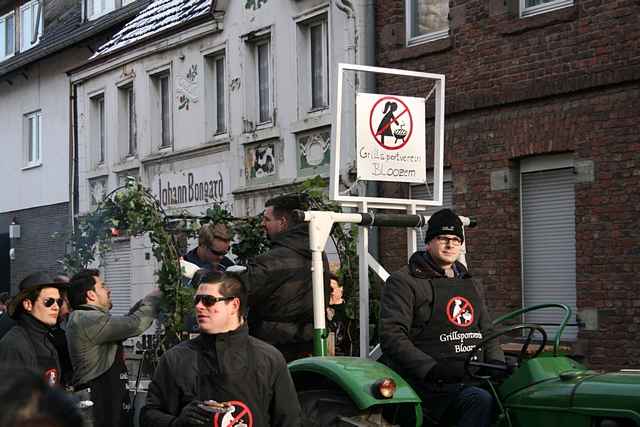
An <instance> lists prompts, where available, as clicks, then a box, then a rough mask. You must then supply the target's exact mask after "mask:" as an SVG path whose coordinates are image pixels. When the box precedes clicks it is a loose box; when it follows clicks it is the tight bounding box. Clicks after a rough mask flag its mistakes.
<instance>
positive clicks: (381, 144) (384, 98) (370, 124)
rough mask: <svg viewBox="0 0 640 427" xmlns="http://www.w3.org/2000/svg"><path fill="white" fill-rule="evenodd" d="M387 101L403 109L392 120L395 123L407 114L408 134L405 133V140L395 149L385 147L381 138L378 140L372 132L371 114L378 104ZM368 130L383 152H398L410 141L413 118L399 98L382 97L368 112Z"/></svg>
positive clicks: (377, 136)
mask: <svg viewBox="0 0 640 427" xmlns="http://www.w3.org/2000/svg"><path fill="white" fill-rule="evenodd" d="M389 99H392V100H394V101H397V102H398V103H400V104H401V105H402V106H403V107H404V110H403V111H402V112H401V113H400V114H398V116H397V117H395V118H394V121H396V120H397V119H398V118H399V117H400V116H402V115H403V114H404V113H407V114H409V132H408V133H407V136H406V137H405V139H404V140H403V141H402V144H400V145H398V146H397V147H387V146H386V145H384V144H383V143H382V141H381V138H379V136H380V135H377V134H376V133H377V132H376V131H374V130H373V112H374V111H375V109H376V107H377V106H378V104H380V103H381V102H382V101H385V100H389ZM389 125H390V124H389ZM369 130H370V131H371V135H373V139H375V140H376V142H377V143H378V145H379V146H381V147H382V148H384V149H385V150H399V149H400V148H402V147H404V146H405V145H407V142H409V139H411V134H412V133H413V116H411V111H409V107H407V104H405V103H404V102H402V100H401V99H400V98H396V97H395V96H383V97H382V98H380V99H378V100H377V101H376V102H375V103H374V104H373V107H371V111H370V112H369Z"/></svg>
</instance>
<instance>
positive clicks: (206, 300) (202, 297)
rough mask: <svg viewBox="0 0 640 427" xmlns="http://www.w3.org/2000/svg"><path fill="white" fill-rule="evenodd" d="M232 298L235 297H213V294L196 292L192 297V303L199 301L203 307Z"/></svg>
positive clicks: (196, 303)
mask: <svg viewBox="0 0 640 427" xmlns="http://www.w3.org/2000/svg"><path fill="white" fill-rule="evenodd" d="M234 298H236V297H214V296H213V295H206V294H197V295H196V296H194V297H193V305H198V303H199V302H202V305H204V306H205V307H211V306H212V305H214V304H216V303H219V302H220V301H229V300H232V299H234Z"/></svg>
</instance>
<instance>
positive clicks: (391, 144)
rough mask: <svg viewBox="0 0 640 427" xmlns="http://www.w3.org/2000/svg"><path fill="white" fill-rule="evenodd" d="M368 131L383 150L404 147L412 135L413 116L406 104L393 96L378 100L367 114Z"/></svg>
mask: <svg viewBox="0 0 640 427" xmlns="http://www.w3.org/2000/svg"><path fill="white" fill-rule="evenodd" d="M369 129H370V130H371V135H373V138H374V139H375V141H376V142H377V143H378V145H380V146H381V147H382V148H384V149H385V150H398V149H400V148H402V147H404V146H405V145H406V144H407V143H408V142H409V140H410V139H411V134H412V133H413V116H412V115H411V111H410V110H409V107H408V106H407V104H405V103H404V101H402V99H400V98H397V97H395V96H383V97H381V98H380V99H378V100H377V101H376V102H375V103H374V104H373V106H372V107H371V111H370V112H369Z"/></svg>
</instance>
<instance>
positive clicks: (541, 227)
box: [521, 168, 577, 341]
mask: <svg viewBox="0 0 640 427" xmlns="http://www.w3.org/2000/svg"><path fill="white" fill-rule="evenodd" d="M574 180H575V178H574V174H573V169H571V168H565V169H555V170H546V171H539V172H531V173H523V174H522V190H521V191H522V277H523V299H524V301H523V302H524V306H525V307H529V306H532V305H536V304H546V303H562V304H566V305H568V306H569V307H571V309H572V311H573V315H572V318H571V319H570V322H571V323H574V322H575V312H576V230H575V188H574ZM563 315H564V313H563V312H561V311H560V310H557V309H547V310H540V311H536V312H533V313H527V314H526V315H525V321H526V322H530V323H544V324H546V323H556V324H557V323H559V322H560V321H561V320H562V317H563ZM545 329H546V330H547V334H548V335H549V336H548V338H549V340H552V339H553V338H554V336H555V333H556V331H557V329H558V328H557V327H553V326H545ZM562 338H563V340H571V341H572V340H575V339H576V338H577V328H576V327H568V328H566V329H565V331H564V333H563V337H562Z"/></svg>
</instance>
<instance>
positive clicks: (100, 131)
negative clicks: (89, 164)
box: [89, 94, 107, 166]
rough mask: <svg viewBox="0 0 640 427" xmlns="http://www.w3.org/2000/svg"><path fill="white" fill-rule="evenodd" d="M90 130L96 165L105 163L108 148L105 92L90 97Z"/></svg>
mask: <svg viewBox="0 0 640 427" xmlns="http://www.w3.org/2000/svg"><path fill="white" fill-rule="evenodd" d="M90 104H91V105H90V108H91V111H90V121H91V122H90V125H89V126H90V132H91V141H92V150H91V151H92V158H93V164H94V165H95V166H98V165H101V164H103V163H104V161H105V158H106V149H107V145H106V144H107V139H106V138H107V128H106V115H105V114H106V112H105V107H104V94H99V95H95V96H93V97H91V99H90Z"/></svg>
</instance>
